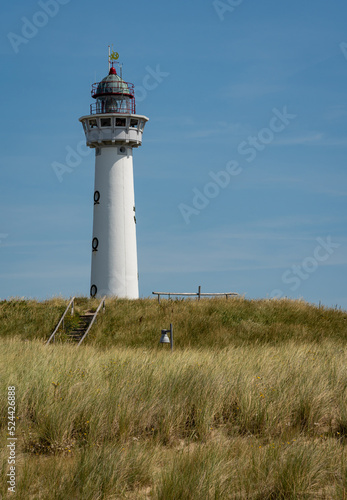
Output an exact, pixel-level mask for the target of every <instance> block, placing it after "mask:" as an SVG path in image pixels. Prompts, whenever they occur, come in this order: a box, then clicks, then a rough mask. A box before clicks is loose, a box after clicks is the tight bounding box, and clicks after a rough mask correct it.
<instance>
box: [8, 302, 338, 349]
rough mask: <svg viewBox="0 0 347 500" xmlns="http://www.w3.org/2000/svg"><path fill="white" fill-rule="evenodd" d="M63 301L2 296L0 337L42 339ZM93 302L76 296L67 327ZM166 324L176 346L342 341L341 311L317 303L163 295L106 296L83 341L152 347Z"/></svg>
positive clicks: (57, 318) (63, 305) (94, 307)
mask: <svg viewBox="0 0 347 500" xmlns="http://www.w3.org/2000/svg"><path fill="white" fill-rule="evenodd" d="M66 305H67V301H64V300H63V299H52V300H49V301H45V302H37V301H25V300H21V299H16V300H11V301H2V302H0V317H1V322H0V337H6V336H12V335H13V334H17V335H20V336H21V337H22V338H23V339H26V340H32V339H42V340H46V339H48V337H49V334H50V333H51V332H52V331H53V329H54V327H55V325H56V324H57V323H58V320H59V318H60V316H61V314H62V312H63V311H64V310H65V307H66ZM97 305H98V301H97V300H94V299H86V298H83V297H80V298H78V299H77V300H76V317H74V318H71V316H69V315H67V317H66V321H65V323H66V325H67V328H68V329H69V328H70V326H73V325H74V324H76V322H77V320H78V315H79V314H82V313H83V312H85V311H86V310H95V309H96V307H97ZM170 323H173V325H174V330H175V344H176V347H177V348H187V347H193V348H200V347H207V348H213V349H215V348H216V349H221V348H223V347H227V346H230V345H232V346H240V345H245V344H248V345H254V344H259V343H260V344H272V345H275V344H283V343H284V342H287V341H291V340H293V341H295V342H300V343H305V342H315V343H319V342H321V341H322V340H324V339H330V340H336V341H337V342H343V343H344V342H346V340H347V312H346V311H337V310H333V309H327V308H324V307H320V308H318V307H316V306H313V305H309V304H307V303H306V302H304V301H291V300H285V299H283V300H245V299H242V298H235V299H229V300H226V299H210V300H208V299H204V300H201V301H195V300H191V301H190V300H174V301H173V300H163V301H162V303H161V304H158V303H157V301H156V300H152V299H142V300H133V301H132V300H117V299H108V300H107V301H106V313H105V314H102V313H100V315H99V317H98V319H97V322H96V324H95V325H94V326H93V328H92V330H91V333H90V335H89V338H88V339H86V342H87V343H89V344H92V345H95V346H98V347H105V348H108V347H110V346H112V345H115V346H117V347H136V348H139V347H146V348H149V349H152V348H153V347H154V346H157V347H159V346H158V336H159V335H160V330H161V329H162V328H168V327H169V324H170Z"/></svg>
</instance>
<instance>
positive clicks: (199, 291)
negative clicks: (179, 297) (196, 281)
mask: <svg viewBox="0 0 347 500" xmlns="http://www.w3.org/2000/svg"><path fill="white" fill-rule="evenodd" d="M200 297H201V286H200V285H199V289H198V300H200Z"/></svg>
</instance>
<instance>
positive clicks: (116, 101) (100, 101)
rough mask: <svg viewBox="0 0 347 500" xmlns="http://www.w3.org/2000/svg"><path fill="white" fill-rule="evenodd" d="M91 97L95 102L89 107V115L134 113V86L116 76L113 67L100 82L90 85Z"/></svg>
mask: <svg viewBox="0 0 347 500" xmlns="http://www.w3.org/2000/svg"><path fill="white" fill-rule="evenodd" d="M92 97H93V98H94V99H96V102H95V103H94V104H92V105H91V106H90V113H91V114H99V113H121V114H135V113H136V107H135V90H134V85H133V84H132V83H128V82H125V81H124V80H123V79H122V78H121V77H120V76H119V75H117V71H116V68H115V67H114V66H113V65H112V66H111V68H110V70H109V74H108V75H107V76H106V77H105V78H104V79H103V80H101V82H98V83H94V84H93V85H92Z"/></svg>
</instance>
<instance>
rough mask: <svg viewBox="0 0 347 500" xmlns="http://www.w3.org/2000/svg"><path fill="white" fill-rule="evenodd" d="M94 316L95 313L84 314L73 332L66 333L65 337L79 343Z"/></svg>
mask: <svg viewBox="0 0 347 500" xmlns="http://www.w3.org/2000/svg"><path fill="white" fill-rule="evenodd" d="M94 314H95V313H93V312H86V313H85V314H83V315H82V316H80V319H79V323H78V325H77V327H76V328H75V329H74V330H72V331H71V332H70V333H68V334H67V337H68V338H69V339H70V340H73V341H74V342H79V341H80V340H81V339H82V337H83V336H84V334H85V333H86V331H87V330H88V328H89V326H90V323H91V322H92V320H93V318H94Z"/></svg>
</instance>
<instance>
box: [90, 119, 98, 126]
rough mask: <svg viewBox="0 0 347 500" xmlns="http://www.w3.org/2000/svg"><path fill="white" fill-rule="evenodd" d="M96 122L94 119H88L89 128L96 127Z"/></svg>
mask: <svg viewBox="0 0 347 500" xmlns="http://www.w3.org/2000/svg"><path fill="white" fill-rule="evenodd" d="M97 126H98V124H97V123H96V120H94V119H93V120H89V128H95V127H97Z"/></svg>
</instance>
